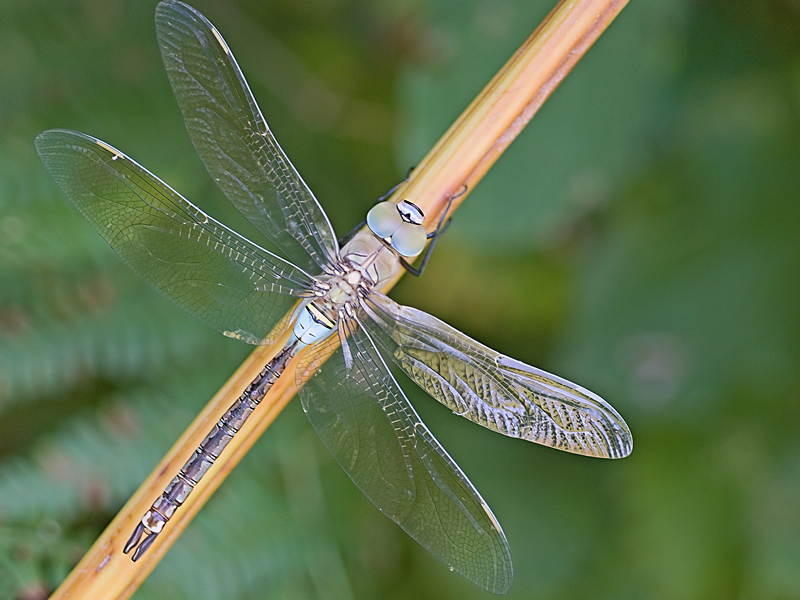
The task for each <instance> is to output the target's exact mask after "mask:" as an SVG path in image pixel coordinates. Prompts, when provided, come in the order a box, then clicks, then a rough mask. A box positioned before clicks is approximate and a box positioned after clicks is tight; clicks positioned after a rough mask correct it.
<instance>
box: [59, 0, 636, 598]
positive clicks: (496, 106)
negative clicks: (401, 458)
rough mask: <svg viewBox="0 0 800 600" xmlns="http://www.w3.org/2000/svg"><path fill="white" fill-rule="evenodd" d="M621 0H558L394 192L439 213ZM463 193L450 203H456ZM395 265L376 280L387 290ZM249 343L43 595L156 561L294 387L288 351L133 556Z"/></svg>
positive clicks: (245, 369) (258, 359)
mask: <svg viewBox="0 0 800 600" xmlns="http://www.w3.org/2000/svg"><path fill="white" fill-rule="evenodd" d="M627 2H628V0H562V1H561V2H560V3H559V4H558V5H557V6H556V7H555V8H554V9H553V10H552V12H551V13H550V14H549V15H548V16H547V18H546V19H545V20H544V21H543V22H542V24H541V25H540V26H539V27H538V28H537V29H536V31H534V32H533V34H532V35H531V36H530V37H529V38H528V39H527V40H526V41H525V43H524V44H523V45H522V46H521V47H520V48H519V50H517V51H516V52H515V53H514V55H513V56H512V57H511V58H510V59H509V61H508V62H507V63H506V64H505V65H504V66H503V68H502V69H500V71H499V72H498V73H497V75H495V77H494V78H493V79H492V80H491V81H490V82H489V83H488V84H487V86H486V87H485V88H484V89H483V90H482V91H481V93H480V94H478V96H477V97H476V98H475V100H473V102H472V103H471V104H470V105H469V106H468V107H467V109H466V110H465V111H464V112H463V113H462V114H461V116H460V117H459V118H458V119H457V120H456V122H455V123H453V125H452V126H451V127H450V129H449V130H448V131H447V133H445V135H444V136H442V138H441V139H440V140H439V142H438V143H437V144H436V145H435V146H434V147H433V149H432V150H431V151H430V152H429V153H428V155H427V156H426V157H425V159H424V160H423V161H422V162H421V163H420V164H419V165H418V166H417V168H416V169H415V170H414V172H413V173H412V175H411V178H410V179H409V181H408V182H407V184H405V185H404V186H402V187H401V188H400V189H399V190H398V191H397V192H396V194H395V195H396V196H397V195H402V197H403V198H407V199H409V200H412V201H413V202H414V203H415V204H417V205H418V206H419V207H420V208H421V209H422V210H423V212H424V213H425V214H426V216H427V217H426V225H427V226H428V229H429V230H431V229H432V228H433V225H432V224H433V223H435V222H437V221H438V219H439V218H440V217H441V211H442V210H443V209H444V206H445V205H446V202H447V200H448V198H450V197H451V196H452V195H453V194H454V193H456V192H458V191H459V190H460V189H461V188H462V187H463V186H464V184H466V185H467V192H469V191H470V190H472V189H473V188H474V187H475V185H476V184H477V183H478V181H479V180H480V179H481V178H482V177H483V175H484V173H486V171H487V170H488V169H489V168H490V167H491V165H492V164H493V163H494V161H495V160H497V158H498V157H499V156H500V154H502V152H503V150H505V148H506V147H507V146H508V145H509V144H510V143H511V142H512V141H513V139H514V138H515V137H516V136H517V134H518V133H519V132H520V131H521V130H522V128H523V127H524V126H525V125H526V124H527V122H528V121H529V120H530V119H531V117H532V116H533V115H534V113H535V112H536V110H538V108H539V107H540V106H541V105H542V103H543V102H544V100H545V99H546V98H547V97H548V96H549V95H550V93H551V92H552V91H553V90H554V89H555V87H556V86H557V85H558V83H559V82H560V81H561V79H563V77H564V76H565V75H566V74H567V73H568V72H569V71H570V70H571V69H572V67H573V66H574V65H575V63H576V62H577V61H578V60H579V59H580V57H581V56H582V55H583V53H584V52H585V51H586V50H587V49H588V48H589V46H591V44H592V43H593V42H594V41H595V40H596V39H597V37H598V36H599V35H600V34H601V33H602V32H603V31H604V30H605V28H606V27H607V26H608V24H609V23H610V22H611V21H612V20H613V19H614V17H615V16H616V15H617V14H618V13H619V11H620V10H622V8H623V7H624V6H625V5H626V4H627ZM466 196H467V193H464V194H461V195H460V196H459V197H458V198H457V199H456V200H455V201H454V202H453V204H452V206H451V209H450V210H451V212H452V211H453V210H455V209H456V207H457V206H458V204H460V203H461V202H462V201H463V200H464V198H465V197H466ZM400 275H401V274H398V276H397V277H395V278H394V279H393V280H392V281H391V282H390V283H389V284H388V285H387V286H386V287H385V288H384V290H383V291H384V292H385V291H388V290H389V289H390V288H391V287H392V286H393V285H394V284H395V283H396V281H397V279H399V277H400ZM288 335H289V334H288V332H287V333H286V334H285V335H284V336H283V337H282V338H281V339H279V340H278V341H277V342H276V343H275V344H273V345H272V346H268V347H266V346H265V347H259V348H257V349H256V350H255V351H254V352H253V353H252V354H251V355H250V356H249V357H248V358H247V360H246V361H245V362H244V363H243V364H242V366H241V367H239V369H238V370H237V371H236V373H234V374H233V376H232V377H231V378H230V380H228V382H227V383H225V385H224V386H223V387H222V389H220V390H219V392H218V393H217V394H216V395H215V396H214V398H213V399H212V400H211V401H210V402H209V404H208V405H207V406H206V407H205V408H204V409H203V411H202V412H201V413H200V414H199V415H198V416H197V418H196V419H195V420H194V421H193V422H192V424H191V425H190V426H189V428H188V429H187V430H186V431H185V432H184V433H183V435H182V436H181V437H180V438H179V439H178V441H177V442H176V443H175V445H174V446H173V447H172V448H171V449H170V451H169V452H168V453H167V454H166V456H164V458H163V459H162V460H161V462H160V463H159V465H158V466H157V467H156V469H155V470H154V471H153V472H152V473H151V474H150V476H149V477H148V478H147V480H146V481H145V482H144V483H143V484H142V486H141V487H140V488H139V489H138V490H137V491H136V492H135V493H134V495H133V496H132V497H131V498H130V500H128V502H127V504H125V506H124V507H123V508H122V510H121V511H120V512H119V514H118V515H117V516H116V517H115V518H114V520H113V521H112V522H111V524H110V525H109V526H108V527H107V528H106V530H105V531H104V532H103V533H102V534H101V536H100V537H99V538H98V539H97V541H96V542H95V543H94V545H93V546H92V548H91V549H90V550H89V552H87V554H86V555H85V556H84V557H83V559H82V560H81V561H80V563H79V564H78V565H77V566H76V567H75V569H74V570H73V571H72V573H70V575H69V576H68V577H67V579H66V580H65V581H64V582H63V583H62V584H61V586H60V587H59V588H58V589H57V590H56V592H55V593H54V594H53V596H51V598H52V599H64V598H71V599H80V600H97V599H101V598H102V599H103V600H122V599H124V598H128V597H130V596H131V594H133V592H134V591H135V590H136V589H137V588H138V586H139V585H140V584H141V583H142V581H144V579H145V578H146V577H147V575H148V574H149V573H150V571H152V569H153V568H154V567H155V566H156V565H157V564H158V562H159V561H160V560H161V558H162V557H163V556H164V553H165V552H166V551H167V550H168V549H169V547H170V546H171V545H172V543H173V542H174V541H175V540H176V539H177V538H178V536H179V535H180V534H181V532H182V531H183V530H184V528H185V527H186V526H187V525H188V524H189V522H190V521H191V520H192V518H193V517H194V515H195V514H196V513H197V511H198V510H200V508H201V507H202V506H203V505H204V504H205V502H206V501H207V500H208V498H209V497H210V496H211V494H213V493H214V491H215V490H216V489H217V487H218V486H219V485H220V484H221V483H222V481H223V480H224V479H225V477H226V476H227V475H228V473H230V471H231V470H232V469H233V468H234V467H235V466H236V464H237V463H238V462H239V460H240V459H241V458H242V457H243V456H244V454H245V453H246V452H247V451H248V449H249V448H250V446H252V445H253V443H254V442H255V441H256V440H257V439H258V437H259V436H260V435H261V434H262V433H263V432H264V430H265V429H266V428H267V427H268V426H269V424H270V423H271V422H272V420H273V419H274V418H275V417H276V416H277V415H278V413H280V411H281V410H282V409H283V408H284V406H286V404H287V403H288V402H289V400H290V399H291V398H292V397H293V396H294V395H295V393H296V391H297V389H296V386H295V378H294V377H293V376H292V373H293V372H294V369H295V367H296V364H297V358H295V359H294V360H292V361H291V362H290V363H289V366H288V367H287V370H286V375H285V376H283V377H281V378H280V379H279V380H278V382H277V383H276V384H275V386H274V387H273V388H272V389H271V390H270V392H269V393H268V394H267V396H266V397H265V398H264V400H263V401H262V403H261V405H260V406H259V408H258V409H257V410H256V411H255V413H253V415H252V416H251V417H250V419H249V420H248V421H247V422H246V423H245V425H244V426H243V427H242V429H241V431H240V432H239V434H238V435H236V437H234V438H233V440H232V441H231V442H230V444H229V445H228V447H227V448H226V449H225V451H224V452H223V453H222V455H221V456H220V457H219V458H218V459H217V461H216V463H215V464H214V466H213V467H212V468H211V469H210V470H209V471H208V473H207V474H206V475H205V477H203V479H202V480H201V481H200V483H199V484H198V485H197V487H196V488H195V489H194V491H193V492H192V493H191V494H190V495H189V497H188V499H187V500H186V502H185V503H184V504H183V506H182V507H181V508H180V509H179V510H178V511H177V512H176V513H175V515H174V516H173V517H172V518H171V519H170V521H169V523H168V524H167V526H166V527H165V528H164V531H163V532H162V533H161V534H160V535H159V537H158V541H157V542H156V543H155V544H154V545H153V547H152V548H150V550H149V551H148V552H147V553H145V554H144V556H142V558H140V559H139V561H137V562H136V563H134V562H132V561H131V560H130V557H129V556H126V555H124V554H122V547H123V545H124V544H125V542H126V541H127V539H128V536H129V535H130V533H131V532H132V531H133V528H134V527H135V526H136V524H137V523H138V521H139V519H141V517H142V515H143V514H144V512H145V511H147V509H149V508H150V505H151V503H152V502H153V501H154V500H155V499H156V498H157V497H158V495H159V494H160V493H161V492H162V491H163V490H164V488H165V487H166V485H167V484H168V483H169V482H170V480H171V479H172V478H173V477H174V476H175V474H176V473H177V472H178V470H179V469H180V467H181V466H182V465H183V464H184V462H185V461H186V460H187V459H188V458H189V456H191V454H192V453H193V452H194V450H195V449H196V448H197V446H198V445H199V444H200V442H202V441H203V438H204V437H205V435H206V433H207V432H208V431H209V430H210V428H211V427H212V425H213V424H214V423H216V422H217V421H218V420H219V419H220V417H221V416H222V415H223V414H224V412H225V411H226V410H227V408H228V407H229V406H230V404H231V403H232V402H233V401H234V400H235V399H236V398H237V397H238V396H239V395H240V394H241V393H242V391H243V390H244V388H245V387H246V386H247V385H248V384H249V383H250V381H252V380H253V379H254V378H255V377H256V375H257V374H258V373H259V372H260V370H261V369H262V368H263V366H264V365H265V364H266V363H267V362H268V361H269V360H270V359H271V358H272V357H273V356H274V355H275V354H276V353H277V352H278V351H279V350H280V349H281V348H283V346H284V344H285V343H286V341H287V339H288Z"/></svg>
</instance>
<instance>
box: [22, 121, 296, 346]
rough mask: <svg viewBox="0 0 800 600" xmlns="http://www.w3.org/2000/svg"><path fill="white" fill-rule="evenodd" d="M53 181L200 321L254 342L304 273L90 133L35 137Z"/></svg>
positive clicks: (262, 338)
mask: <svg viewBox="0 0 800 600" xmlns="http://www.w3.org/2000/svg"><path fill="white" fill-rule="evenodd" d="M36 149H37V151H38V152H39V156H40V157H41V159H42V162H43V163H44V165H45V166H46V167H47V169H48V170H49V171H50V174H51V175H52V176H53V178H54V179H55V180H56V183H58V185H59V187H61V189H62V190H63V191H64V193H65V194H66V195H67V197H68V198H69V199H70V200H71V201H72V203H73V204H75V206H76V207H77V208H78V210H79V211H81V213H83V216H84V217H86V219H87V220H88V221H89V222H90V223H91V224H92V226H93V227H94V228H95V229H96V230H97V231H98V232H99V233H100V235H102V236H103V238H105V240H106V241H107V242H108V243H109V244H110V245H111V247H112V248H114V250H115V251H116V252H117V254H119V256H120V257H121V258H122V260H123V261H125V263H126V264H127V265H128V266H129V267H130V268H131V269H133V271H135V272H136V274H137V275H139V276H140V277H141V278H142V279H144V280H145V281H146V282H147V283H149V284H150V285H151V286H153V287H154V288H155V289H157V290H158V291H159V292H161V293H162V294H164V295H165V296H166V297H167V298H169V299H170V300H172V301H173V302H174V303H175V304H177V305H178V306H180V307H181V308H182V309H184V310H185V311H186V312H188V313H189V314H191V315H192V316H194V317H196V318H197V319H199V320H200V321H202V322H203V323H205V324H207V325H210V326H211V327H213V328H214V329H217V330H219V331H221V332H222V333H224V334H226V335H228V336H230V337H235V338H238V339H241V340H243V341H245V342H248V343H251V344H260V343H268V342H269V341H270V340H268V339H267V335H268V334H269V333H270V331H272V329H273V327H274V326H275V325H277V324H278V322H279V320H280V319H281V318H282V317H283V316H284V315H285V313H286V312H287V311H288V309H289V308H290V307H291V306H292V304H293V303H294V302H295V301H296V297H300V296H304V295H306V294H307V291H308V290H309V289H310V287H311V286H312V279H311V277H310V276H309V275H307V274H306V273H304V272H303V271H302V270H300V269H298V268H297V267H295V266H294V265H292V264H291V263H288V262H286V261H285V260H283V259H282V258H280V257H277V256H275V255H273V254H271V253H269V252H268V251H266V250H264V249H262V248H260V247H258V246H257V245H255V244H253V243H252V242H250V241H249V240H247V239H246V238H244V237H242V236H240V235H239V234H237V233H236V232H234V231H232V230H230V229H228V228H227V227H225V226H224V225H223V224H222V223H219V222H218V221H215V220H214V219H212V218H211V217H209V216H208V215H206V214H205V213H204V212H203V211H201V210H200V209H199V208H197V207H196V206H194V205H193V204H192V203H191V202H189V201H188V200H186V199H185V198H183V197H182V196H181V195H180V194H178V193H177V192H175V191H174V190H173V189H172V188H170V187H169V186H168V185H167V184H165V183H164V182H163V181H161V180H160V179H158V177H156V176H155V175H153V174H151V173H150V172H149V171H147V170H146V169H144V168H143V167H141V166H140V165H138V164H137V163H135V162H134V161H133V160H131V159H130V158H128V157H127V156H125V155H124V154H122V153H121V152H119V151H118V150H116V149H114V148H112V147H111V146H109V145H108V144H106V143H105V142H102V141H100V140H98V139H96V138H93V137H91V136H88V135H85V134H82V133H77V132H74V131H63V130H52V131H45V132H44V133H42V134H41V135H39V136H38V137H37V138H36Z"/></svg>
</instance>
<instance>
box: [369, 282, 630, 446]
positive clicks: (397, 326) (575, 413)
mask: <svg viewBox="0 0 800 600" xmlns="http://www.w3.org/2000/svg"><path fill="white" fill-rule="evenodd" d="M365 310H366V312H367V313H368V314H369V315H370V317H372V318H371V319H367V320H366V322H365V326H366V327H367V330H368V331H369V332H370V334H371V335H372V336H373V338H374V339H376V340H377V342H378V344H379V345H381V346H382V347H383V349H384V350H385V351H386V353H387V354H389V355H391V356H392V358H393V360H394V361H395V363H397V365H398V366H399V367H400V368H401V369H403V370H404V371H405V372H406V373H407V374H408V375H409V377H411V379H413V380H414V381H415V382H416V383H417V384H418V385H419V386H420V387H421V388H422V389H424V390H425V391H426V392H428V393H429V394H430V395H431V396H433V397H434V398H436V399H437V400H438V401H439V402H441V403H442V404H444V405H445V406H447V407H449V408H450V409H451V410H452V411H453V412H454V413H456V414H458V415H461V416H462V417H466V418H467V419H470V420H471V421H474V422H476V423H478V424H479V425H483V426H484V427H487V428H489V429H491V430H493V431H497V432H499V433H502V434H504V435H508V436H511V437H518V438H522V439H526V440H530V441H532V442H537V443H539V444H544V445H545V446H551V447H553V448H557V449H559V450H565V451H567V452H574V453H576V454H584V455H587V456H596V457H601V458H622V457H624V456H627V455H628V454H630V452H631V450H632V449H633V437H632V436H631V432H630V429H629V428H628V426H627V424H626V423H625V421H624V420H623V419H622V417H621V416H620V415H619V413H617V411H616V410H614V408H613V407H612V406H611V405H610V404H608V403H607V402H606V401H605V400H603V399H602V398H600V397H599V396H597V395H596V394H593V393H592V392H590V391H589V390H586V389H584V388H582V387H580V386H577V385H575V384H574V383H571V382H569V381H567V380H565V379H562V378H560V377H557V376H556V375H552V374H550V373H547V372H546V371H542V370H541V369H537V368H535V367H531V366H529V365H526V364H525V363H522V362H520V361H517V360H514V359H511V358H509V357H507V356H504V355H502V354H500V353H499V352H495V351H494V350H492V349H491V348H487V347H486V346H483V345H482V344H479V343H478V342H476V341H475V340H473V339H471V338H469V337H468V336H466V335H464V334H463V333H461V332H460V331H458V330H457V329H454V328H452V327H450V326H449V325H448V324H447V323H444V322H443V321H440V320H439V319H437V318H435V317H433V316H431V315H429V314H427V313H424V312H422V311H420V310H416V309H414V308H411V307H408V306H400V305H399V304H397V303H396V302H394V301H393V300H390V299H389V298H387V297H386V296H384V295H383V294H379V293H374V294H372V295H370V297H369V298H368V299H367V300H366V301H365Z"/></svg>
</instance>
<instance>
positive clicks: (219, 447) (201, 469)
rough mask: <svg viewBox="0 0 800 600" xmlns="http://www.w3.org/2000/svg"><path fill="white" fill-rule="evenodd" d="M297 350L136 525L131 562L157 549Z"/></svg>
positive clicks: (267, 371)
mask: <svg viewBox="0 0 800 600" xmlns="http://www.w3.org/2000/svg"><path fill="white" fill-rule="evenodd" d="M296 346H297V344H296V342H291V343H289V344H288V345H287V346H286V347H285V348H284V349H283V350H281V351H280V352H279V353H278V354H277V355H276V356H275V358H273V359H272V360H271V361H269V363H267V365H266V366H265V367H264V369H263V370H262V371H261V373H260V374H259V375H258V377H256V378H255V379H254V380H253V381H252V383H250V385H248V386H247V389H245V391H244V392H243V393H242V395H241V396H239V397H238V398H237V399H236V401H235V402H234V403H233V404H232V405H231V407H230V408H229V409H228V410H227V411H226V412H225V414H224V415H223V416H222V418H221V419H220V420H219V421H218V422H217V424H216V425H214V427H213V428H212V429H211V431H210V432H209V434H208V435H207V436H206V438H205V439H204V440H203V442H202V443H201V444H200V445H199V446H198V447H197V450H195V451H194V454H192V457H191V458H190V459H189V460H188V461H186V464H184V465H183V467H181V470H180V472H179V473H178V474H177V475H176V476H175V478H174V479H173V480H172V481H171V482H170V483H169V485H168V486H167V487H166V489H165V490H164V491H163V492H162V493H161V495H160V496H159V497H158V499H157V500H156V501H155V502H153V505H152V506H151V507H150V510H148V511H147V512H146V513H145V514H144V516H143V517H142V520H141V521H140V522H139V524H138V525H136V528H135V529H134V530H133V533H132V534H131V537H130V538H129V539H128V541H127V543H126V544H125V547H124V548H123V549H122V553H123V554H128V553H129V552H130V551H131V550H134V549H135V552H134V553H133V556H132V557H131V559H132V560H133V561H134V562H136V561H137V560H139V558H140V557H141V556H142V555H143V554H144V553H145V552H147V549H148V548H150V546H152V545H153V542H154V541H155V539H156V537H158V534H159V533H161V530H162V529H164V526H165V525H166V524H167V521H169V519H170V517H172V515H173V514H175V511H176V510H178V508H179V507H180V506H181V504H183V503H184V502H185V501H186V498H188V497H189V494H191V493H192V490H193V489H194V487H195V486H196V485H197V483H198V482H199V481H200V479H201V478H202V477H203V475H205V474H206V472H207V471H208V470H209V469H210V468H211V465H213V464H214V461H216V459H217V458H218V457H219V455H220V454H221V453H222V451H223V450H224V449H225V447H226V446H227V445H228V443H229V442H230V441H231V440H232V439H233V436H235V435H236V434H237V433H238V431H239V430H240V429H241V427H242V425H244V422H245V421H246V420H247V418H248V417H249V416H250V415H251V414H253V411H254V410H255V409H256V407H257V406H258V405H259V403H260V402H261V400H262V399H263V398H264V396H265V395H266V394H267V392H268V391H269V390H270V388H271V387H272V386H273V385H274V384H275V382H276V381H277V380H278V378H279V377H280V376H281V375H282V374H283V372H284V371H285V370H286V364H287V363H288V362H289V359H290V358H291V357H292V356H294V353H295V348H296Z"/></svg>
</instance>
